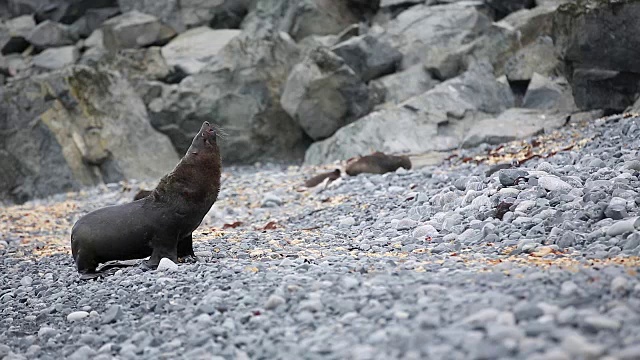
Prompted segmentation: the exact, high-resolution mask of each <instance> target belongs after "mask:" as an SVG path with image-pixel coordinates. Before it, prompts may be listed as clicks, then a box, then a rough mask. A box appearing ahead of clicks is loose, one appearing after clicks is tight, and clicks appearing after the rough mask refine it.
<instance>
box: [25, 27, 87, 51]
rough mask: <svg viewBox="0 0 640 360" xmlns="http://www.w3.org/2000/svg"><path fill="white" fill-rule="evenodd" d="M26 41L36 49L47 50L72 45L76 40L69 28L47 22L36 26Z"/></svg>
mask: <svg viewBox="0 0 640 360" xmlns="http://www.w3.org/2000/svg"><path fill="white" fill-rule="evenodd" d="M27 40H28V41H29V42H30V43H31V44H33V45H34V46H36V47H38V48H48V47H58V46H64V45H73V44H75V42H76V41H77V40H78V38H77V36H76V35H75V34H74V33H73V32H72V31H71V29H70V28H69V26H67V25H63V24H59V23H57V22H53V21H50V20H47V21H44V22H41V23H40V24H38V26H36V27H35V28H34V29H33V30H32V31H31V33H29V37H28V38H27Z"/></svg>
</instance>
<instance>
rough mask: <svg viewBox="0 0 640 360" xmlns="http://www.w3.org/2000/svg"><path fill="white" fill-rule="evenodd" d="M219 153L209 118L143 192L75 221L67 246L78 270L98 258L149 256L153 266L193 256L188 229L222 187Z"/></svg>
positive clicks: (88, 270)
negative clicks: (166, 171)
mask: <svg viewBox="0 0 640 360" xmlns="http://www.w3.org/2000/svg"><path fill="white" fill-rule="evenodd" d="M220 172H221V159H220V151H219V149H218V145H217V143H216V132H215V130H213V128H212V127H211V126H210V125H209V123H208V122H205V123H203V124H202V128H201V129H200V131H199V132H198V134H197V135H196V136H195V137H194V139H193V142H192V143H191V147H189V150H187V153H186V154H185V156H184V157H183V158H182V159H181V160H180V162H179V163H178V165H177V166H176V167H175V168H174V169H173V171H171V172H170V173H169V174H167V175H165V176H164V177H163V178H162V179H161V180H160V183H159V184H158V186H157V187H156V188H155V189H154V190H153V191H152V192H151V194H149V195H148V196H146V197H142V198H141V199H140V200H137V201H133V202H130V203H126V204H122V205H115V206H109V207H105V208H102V209H98V210H96V211H93V212H91V213H89V214H87V215H85V216H84V217H82V218H81V219H80V220H78V221H77V222H76V223H75V225H74V226H73V229H72V233H71V251H72V255H73V259H74V260H75V262H76V266H77V269H78V272H79V273H81V274H85V275H86V274H95V270H96V267H97V266H98V264H99V263H104V262H107V261H110V260H131V259H141V258H144V257H147V256H150V257H151V258H150V259H149V260H148V261H147V263H146V265H147V266H149V267H151V268H155V267H157V266H158V263H159V262H160V259H162V258H163V257H166V258H168V259H170V260H172V261H174V262H177V260H178V257H195V254H194V252H193V245H192V232H193V231H194V230H195V229H196V228H197V227H198V226H199V225H200V222H201V221H202V219H203V218H204V216H205V215H206V214H207V212H208V211H209V209H210V208H211V206H212V205H213V203H214V202H215V201H216V199H217V197H218V192H219V191H220Z"/></svg>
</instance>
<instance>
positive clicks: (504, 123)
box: [462, 108, 564, 147]
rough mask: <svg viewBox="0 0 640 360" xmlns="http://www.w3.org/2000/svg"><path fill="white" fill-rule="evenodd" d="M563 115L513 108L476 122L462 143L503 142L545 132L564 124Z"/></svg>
mask: <svg viewBox="0 0 640 360" xmlns="http://www.w3.org/2000/svg"><path fill="white" fill-rule="evenodd" d="M563 123H564V118H563V117H562V116H549V115H548V114H546V113H545V112H543V111H541V110H537V109H522V108H511V109H508V110H506V111H505V112H503V113H502V114H500V115H499V116H498V117H496V118H492V119H484V120H480V121H477V122H475V123H474V124H473V125H472V127H471V128H470V129H469V133H468V135H467V136H466V137H465V140H464V141H463V143H462V146H463V147H472V146H477V145H480V144H482V143H487V144H492V145H496V144H502V143H505V142H508V141H513V140H516V139H522V138H526V137H529V136H534V135H538V134H542V133H544V131H545V129H553V128H557V127H560V126H562V124H563Z"/></svg>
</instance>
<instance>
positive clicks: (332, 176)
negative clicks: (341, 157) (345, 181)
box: [304, 169, 340, 188]
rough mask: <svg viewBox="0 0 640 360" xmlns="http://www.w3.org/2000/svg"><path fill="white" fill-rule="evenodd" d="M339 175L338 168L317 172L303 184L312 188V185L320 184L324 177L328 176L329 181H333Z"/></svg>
mask: <svg viewBox="0 0 640 360" xmlns="http://www.w3.org/2000/svg"><path fill="white" fill-rule="evenodd" d="M339 177H340V169H335V170H333V171H329V172H326V173H322V174H318V175H316V176H314V177H312V178H311V179H309V180H307V181H305V182H304V186H306V187H308V188H312V187H314V186H317V185H318V184H321V183H322V182H323V181H324V179H326V178H329V181H334V180H336V179H337V178H339Z"/></svg>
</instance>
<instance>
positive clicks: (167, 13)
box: [118, 0, 219, 32]
mask: <svg viewBox="0 0 640 360" xmlns="http://www.w3.org/2000/svg"><path fill="white" fill-rule="evenodd" d="M217 2H219V1H217ZM118 6H119V7H120V10H121V11H122V12H123V13H127V12H130V11H134V10H135V11H139V12H141V13H145V14H148V15H152V16H155V17H156V18H158V19H160V21H162V22H164V23H165V24H167V25H169V26H171V27H172V28H173V29H174V30H175V31H177V32H182V31H184V30H185V26H184V22H183V21H182V12H181V8H180V1H178V0H162V1H158V0H118Z"/></svg>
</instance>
